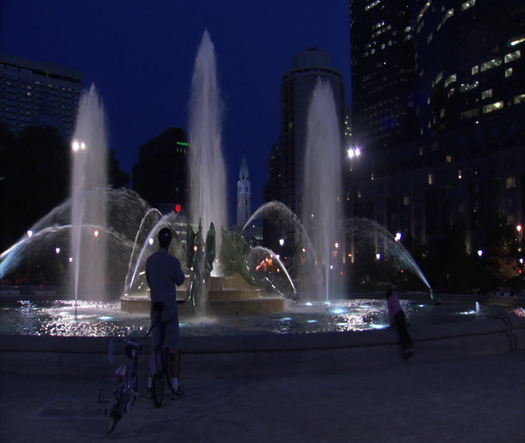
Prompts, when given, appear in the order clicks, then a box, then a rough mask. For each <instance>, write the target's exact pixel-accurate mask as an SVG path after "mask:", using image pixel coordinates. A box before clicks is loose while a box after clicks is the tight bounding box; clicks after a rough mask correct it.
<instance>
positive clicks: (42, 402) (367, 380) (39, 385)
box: [0, 352, 525, 443]
mask: <svg viewBox="0 0 525 443" xmlns="http://www.w3.org/2000/svg"><path fill="white" fill-rule="evenodd" d="M0 357H1V356H0ZM35 364H38V362H35ZM103 385H106V386H108V382H104V381H100V380H95V379H73V378H66V379H61V378H58V377H56V376H55V377H51V376H48V377H40V378H36V377H34V376H23V375H16V374H6V373H2V374H0V441H2V443H7V442H35V441H46V442H47V441H51V442H54V441H63V442H73V441H75V442H78V441H104V440H116V441H137V442H138V441H144V442H150V441H153V442H163V441H177V442H425V443H428V442H491V443H493V442H502V443H503V442H504V443H509V442H510V443H511V442H519V443H523V442H524V441H525V352H515V353H507V354H500V355H492V356H488V357H483V358H471V359H467V360H449V361H442V362H438V363H413V362H411V361H409V362H406V363H404V364H401V365H398V366H396V367H390V368H381V369H362V370H354V371H352V372H351V373H348V374H346V375H341V374H338V375H335V374H333V375H308V376H294V377H279V378H253V379H235V380H189V381H187V382H186V383H185V384H184V387H185V391H186V397H185V398H184V399H182V400H178V401H171V400H170V401H169V402H168V404H167V405H166V407H164V408H163V409H160V410H159V409H155V408H154V407H153V404H152V402H151V400H148V399H146V398H144V397H140V398H139V399H138V400H137V403H136V405H135V407H134V408H133V410H132V411H131V413H130V414H128V415H127V416H125V417H124V419H123V420H122V421H121V422H120V423H119V424H118V426H117V429H116V431H115V434H114V435H112V436H111V437H106V436H105V433H104V429H105V418H104V416H103V415H102V413H103V406H101V405H99V404H97V403H96V396H97V392H98V389H99V388H100V387H101V386H103Z"/></svg>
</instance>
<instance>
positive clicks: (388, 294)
mask: <svg viewBox="0 0 525 443" xmlns="http://www.w3.org/2000/svg"><path fill="white" fill-rule="evenodd" d="M392 294H393V292H392V289H387V290H386V292H385V296H386V298H388V297H390V296H391V295H392Z"/></svg>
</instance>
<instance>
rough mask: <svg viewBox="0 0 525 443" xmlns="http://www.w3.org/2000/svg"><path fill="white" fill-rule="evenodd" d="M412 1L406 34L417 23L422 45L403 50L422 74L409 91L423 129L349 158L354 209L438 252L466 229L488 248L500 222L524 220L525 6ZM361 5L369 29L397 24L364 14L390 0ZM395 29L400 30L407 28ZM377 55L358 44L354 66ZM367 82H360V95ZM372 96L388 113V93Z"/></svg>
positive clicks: (476, 245) (488, 0) (475, 245)
mask: <svg viewBox="0 0 525 443" xmlns="http://www.w3.org/2000/svg"><path fill="white" fill-rule="evenodd" d="M401 3H403V2H401ZM405 3H406V7H407V10H408V11H411V14H412V15H411V19H410V21H409V22H408V24H406V27H405V29H406V30H407V33H406V37H408V30H409V29H410V36H411V37H410V39H409V40H410V41H411V42H413V44H412V45H411V46H405V49H404V51H405V55H406V60H409V59H410V58H411V57H412V56H413V67H412V71H413V72H414V73H415V77H414V80H413V85H412V87H411V88H409V90H408V95H407V96H408V97H409V98H410V100H409V102H408V103H409V105H410V106H412V104H413V106H414V109H415V112H416V117H417V118H416V122H417V125H416V127H417V131H416V132H417V136H416V137H402V138H400V139H397V140H394V139H390V140H391V143H390V145H389V146H388V149H387V150H383V151H381V152H380V153H379V152H378V151H376V150H375V149H374V145H370V146H372V148H371V149H370V150H369V151H367V145H366V143H365V144H364V145H363V147H362V148H363V155H361V157H360V158H359V159H356V158H354V159H352V160H350V159H349V160H348V161H350V162H351V163H352V167H351V169H352V172H351V178H350V180H349V187H348V190H347V191H348V192H347V196H346V197H347V209H348V213H349V214H350V215H356V216H362V217H367V218H371V219H373V220H376V221H377V222H379V223H380V224H382V225H384V226H385V227H387V229H388V230H389V231H391V232H402V233H405V234H406V235H408V236H410V237H412V238H413V239H415V240H417V241H419V242H421V243H422V244H425V245H427V246H428V247H429V248H430V249H432V248H433V247H437V246H438V245H439V244H440V242H442V241H443V240H445V239H446V238H447V237H446V236H447V232H449V231H450V229H453V228H455V229H459V230H460V231H461V232H462V233H463V234H464V238H465V247H466V249H467V250H468V251H470V252H473V251H482V250H483V249H484V248H485V247H486V245H487V242H488V236H489V231H490V229H491V228H493V227H494V226H497V225H498V224H501V223H504V224H508V225H516V226H518V225H520V224H522V223H523V221H524V213H525V129H524V126H523V124H522V122H523V121H524V118H525V95H524V94H525V89H524V86H523V85H524V84H525V78H524V75H525V57H524V55H525V8H524V7H523V2H521V1H518V0H504V1H496V0H485V1H480V0H478V1H476V0H466V1H465V0H463V1H461V0H427V1H425V2H416V1H412V2H405ZM353 4H354V7H353V8H352V14H353V17H352V25H353V26H354V27H356V29H357V30H360V32H361V33H363V27H364V26H365V25H366V26H368V30H369V32H377V31H374V30H373V25H372V23H374V22H375V21H376V20H377V22H376V23H381V24H382V23H383V21H384V22H385V25H381V28H385V29H387V28H388V26H389V24H390V23H389V22H387V20H386V16H385V18H383V16H379V15H378V16H377V17H376V18H374V20H371V21H370V20H368V19H366V20H365V19H364V17H366V13H367V12H370V11H374V10H375V11H376V13H377V14H379V13H381V11H384V12H385V13H386V12H387V11H388V6H387V4H388V3H387V2H386V1H383V0H373V1H364V2H360V1H355V2H353ZM396 4H397V3H396ZM358 6H359V7H360V8H361V9H360V10H359V11H358V13H354V11H356V8H357V7H358ZM391 6H393V5H391ZM397 7H398V8H401V6H399V5H398V6H397ZM360 19H363V20H365V21H364V23H365V24H363V23H361V24H360V23H359V20H360ZM403 25H404V24H403ZM393 30H394V27H391V28H390V29H388V31H387V32H393ZM396 31H397V34H396V35H399V33H400V32H401V31H402V29H401V27H398V28H397V29H396ZM355 32H357V31H356V30H352V36H354V33H355ZM377 44H379V43H377ZM377 44H376V46H377ZM382 44H383V43H381V46H380V47H382ZM385 49H386V47H385ZM365 52H366V51H365ZM374 55H375V54H374ZM369 57H370V55H369V54H364V53H360V52H358V51H356V52H355V53H354V54H353V58H354V60H353V64H354V65H356V66H360V65H362V64H363V63H365V62H364V61H363V60H361V58H369ZM387 65H388V63H387ZM359 73H360V71H359V70H358V71H357V74H359ZM357 74H356V73H354V75H353V78H354V79H355V78H356V75H357ZM362 86H363V84H361V83H359V82H354V84H353V88H354V97H355V94H356V93H357V95H358V96H359V92H358V91H357V90H358V89H360V88H362ZM368 100H369V102H368V103H367V104H366V106H368V107H369V108H374V109H377V111H376V112H378V113H380V114H382V113H384V112H386V109H387V105H385V104H384V103H383V101H382V100H381V99H380V98H379V97H376V99H374V97H372V96H369V98H368ZM359 106H361V108H362V109H366V108H363V106H364V103H361V104H358V103H356V102H354V104H353V110H354V116H356V118H358V115H359ZM352 123H353V124H354V123H355V122H352ZM356 126H357V123H355V125H354V133H359V131H358V129H357V127H356ZM361 129H362V128H361ZM383 147H385V146H383Z"/></svg>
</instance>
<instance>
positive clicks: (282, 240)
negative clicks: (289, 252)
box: [279, 238, 284, 246]
mask: <svg viewBox="0 0 525 443" xmlns="http://www.w3.org/2000/svg"><path fill="white" fill-rule="evenodd" d="M279 245H280V246H283V245H284V238H280V239H279Z"/></svg>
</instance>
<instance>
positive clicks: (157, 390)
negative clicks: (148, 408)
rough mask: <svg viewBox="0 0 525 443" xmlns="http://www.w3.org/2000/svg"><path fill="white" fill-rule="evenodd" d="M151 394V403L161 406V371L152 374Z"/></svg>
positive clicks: (162, 397) (162, 390) (162, 396)
mask: <svg viewBox="0 0 525 443" xmlns="http://www.w3.org/2000/svg"><path fill="white" fill-rule="evenodd" d="M151 396H152V397H153V403H154V404H155V406H156V407H157V408H160V407H161V406H162V401H163V400H164V380H163V379H162V372H161V371H157V372H156V373H155V375H153V380H152V386H151Z"/></svg>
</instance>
